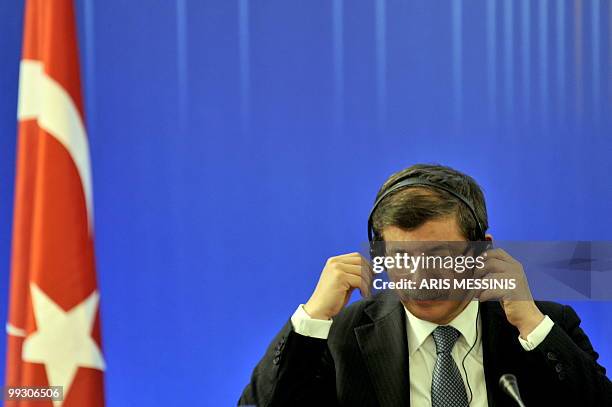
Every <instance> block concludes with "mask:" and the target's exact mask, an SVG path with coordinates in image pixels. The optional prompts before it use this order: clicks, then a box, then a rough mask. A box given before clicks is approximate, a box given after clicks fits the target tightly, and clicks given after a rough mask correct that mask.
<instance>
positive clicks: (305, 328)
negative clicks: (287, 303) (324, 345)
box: [291, 304, 332, 339]
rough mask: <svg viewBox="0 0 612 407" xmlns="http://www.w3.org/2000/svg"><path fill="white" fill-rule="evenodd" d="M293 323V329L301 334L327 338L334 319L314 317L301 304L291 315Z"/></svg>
mask: <svg viewBox="0 0 612 407" xmlns="http://www.w3.org/2000/svg"><path fill="white" fill-rule="evenodd" d="M291 325H293V330H294V331H295V332H296V333H298V334H300V335H303V336H310V337H312V338H319V339H327V337H328V336H329V329H330V328H331V326H332V320H328V321H325V320H323V319H314V318H312V317H311V316H310V315H308V313H307V312H306V310H305V309H304V304H300V306H299V307H298V308H297V309H296V310H295V312H294V313H293V315H292V316H291Z"/></svg>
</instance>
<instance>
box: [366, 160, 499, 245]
mask: <svg viewBox="0 0 612 407" xmlns="http://www.w3.org/2000/svg"><path fill="white" fill-rule="evenodd" d="M407 177H410V178H412V177H414V178H420V179H422V180H426V181H429V182H433V183H436V184H440V185H443V186H445V187H447V188H449V189H451V190H453V191H456V192H458V193H459V194H461V195H463V196H464V197H465V198H467V199H468V200H469V201H470V202H471V203H472V205H473V206H474V210H475V212H476V217H477V218H478V221H479V222H480V224H481V225H482V228H483V230H482V233H484V232H485V231H486V230H487V229H488V228H489V222H488V217H487V206H486V203H485V199H484V194H483V193H482V189H481V188H480V186H479V185H478V184H477V183H476V181H475V180H474V179H473V178H472V177H470V176H469V175H466V174H463V173H461V172H459V171H457V170H455V169H453V168H450V167H447V166H443V165H438V164H416V165H413V166H411V167H408V168H406V169H404V170H401V171H399V172H396V173H395V174H393V175H391V176H390V177H389V178H388V179H387V180H386V181H385V183H384V184H383V185H382V187H381V188H380V190H379V191H378V194H376V199H375V202H376V201H377V200H378V198H380V197H381V196H382V195H383V194H384V193H385V192H386V191H387V189H389V188H390V187H392V186H393V185H394V184H395V183H396V182H397V180H398V179H400V178H402V179H404V178H407ZM453 214H454V215H455V216H456V219H457V223H458V224H459V228H460V229H461V232H462V233H463V235H464V236H465V238H466V239H467V240H472V241H474V240H480V239H482V236H481V233H480V230H479V227H478V223H477V222H476V220H475V219H474V216H473V215H472V213H471V211H470V209H469V208H468V207H467V206H466V205H465V204H464V203H463V202H461V201H460V200H458V199H457V198H456V197H454V196H453V195H451V194H449V193H448V192H446V191H444V190H441V189H438V188H433V187H429V186H426V185H423V186H412V187H406V188H400V189H398V190H397V191H394V192H392V193H390V194H389V195H388V196H386V197H385V198H384V199H383V200H382V202H380V203H379V204H378V207H377V208H376V210H375V211H374V214H373V215H372V223H373V228H374V234H375V240H382V230H383V229H384V228H385V227H387V226H397V227H400V228H402V229H407V230H410V229H414V228H417V227H419V226H421V225H422V224H424V223H425V222H427V221H429V220H432V219H438V218H443V217H445V216H450V215H453Z"/></svg>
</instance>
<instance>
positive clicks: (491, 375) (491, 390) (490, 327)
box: [480, 301, 508, 407]
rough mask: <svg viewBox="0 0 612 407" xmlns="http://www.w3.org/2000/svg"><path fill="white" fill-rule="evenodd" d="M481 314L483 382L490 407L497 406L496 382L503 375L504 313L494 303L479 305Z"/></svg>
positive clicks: (505, 349) (497, 304)
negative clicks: (484, 382)
mask: <svg viewBox="0 0 612 407" xmlns="http://www.w3.org/2000/svg"><path fill="white" fill-rule="evenodd" d="M480 310H481V313H482V359H483V364H484V372H485V381H486V384H487V399H488V403H489V406H490V407H494V406H496V405H497V404H498V402H497V400H496V399H497V396H498V394H499V393H498V381H499V378H500V376H501V375H502V374H503V373H504V372H502V370H503V366H502V365H503V352H507V351H508V349H507V347H504V346H503V344H502V343H501V342H502V341H501V339H502V338H503V333H502V329H503V324H502V322H503V321H505V315H504V311H503V309H502V308H501V305H500V304H499V303H498V302H496V301H487V302H482V303H480Z"/></svg>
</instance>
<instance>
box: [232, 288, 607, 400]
mask: <svg viewBox="0 0 612 407" xmlns="http://www.w3.org/2000/svg"><path fill="white" fill-rule="evenodd" d="M536 304H537V306H538V308H540V310H541V311H542V312H543V313H544V314H546V315H548V316H549V317H550V318H551V319H552V320H553V321H554V322H555V325H554V327H553V328H552V330H551V331H550V333H549V334H548V336H547V337H546V339H544V341H543V342H542V343H541V344H540V345H539V346H538V347H537V348H536V349H534V350H532V351H529V352H527V351H525V350H524V349H523V348H522V347H521V345H520V343H519V341H518V338H517V336H518V330H517V329H516V328H514V327H513V326H512V325H510V324H509V323H508V321H507V320H506V317H505V314H504V312H503V310H502V308H501V306H500V305H499V303H498V302H486V303H481V304H480V307H481V308H480V309H481V311H480V315H481V318H482V331H483V332H482V346H483V359H484V370H485V379H486V386H487V397H488V400H489V406H497V407H501V406H514V402H513V401H512V400H511V399H510V398H509V397H508V396H507V395H505V394H504V393H502V391H501V390H500V389H499V386H498V384H497V383H498V380H499V378H500V376H501V375H502V374H504V373H512V374H514V375H516V377H517V379H518V383H519V387H520V392H521V396H522V398H523V401H524V402H525V405H526V406H527V407H533V406H538V407H539V406H596V407H604V406H612V384H611V383H610V380H609V379H608V378H607V377H606V374H605V369H604V368H603V367H602V366H600V365H599V364H597V362H596V360H597V358H598V355H597V353H596V352H595V351H594V350H593V347H592V346H591V343H590V341H589V339H588V338H587V336H586V335H585V333H584V331H583V330H582V329H581V328H580V326H579V325H580V319H579V318H578V316H577V315H576V313H575V312H574V310H573V309H572V308H570V307H568V306H564V305H560V304H556V303H552V302H536ZM239 404H240V405H256V406H260V407H263V406H385V407H387V406H389V407H391V406H408V405H409V404H410V383H409V373H408V344H407V335H406V317H405V312H404V308H403V306H402V304H401V303H400V302H399V301H398V300H396V299H394V300H392V299H385V300H381V299H380V298H379V299H366V300H361V301H358V302H356V303H354V304H352V305H351V306H350V307H347V308H345V309H344V310H343V311H342V312H340V313H339V314H338V315H337V316H336V317H335V318H334V323H333V324H332V328H331V330H330V333H329V337H328V339H327V340H323V339H316V338H309V337H305V336H302V335H299V334H297V333H295V332H294V331H293V328H292V326H291V321H289V322H287V324H286V325H285V326H284V327H283V329H282V330H281V331H280V333H279V334H278V335H277V336H276V337H275V338H274V340H273V342H272V344H271V345H270V347H269V348H268V350H267V352H266V354H265V355H264V357H263V359H262V360H261V361H260V362H259V364H258V365H257V367H256V368H255V370H254V372H253V375H252V378H251V382H250V383H249V385H248V386H247V387H246V388H245V390H244V392H243V393H242V396H241V398H240V401H239Z"/></svg>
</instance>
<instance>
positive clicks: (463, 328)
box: [404, 301, 478, 356]
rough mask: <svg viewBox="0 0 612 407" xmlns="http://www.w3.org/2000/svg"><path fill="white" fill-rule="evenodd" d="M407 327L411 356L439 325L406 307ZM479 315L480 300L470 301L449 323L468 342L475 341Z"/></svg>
mask: <svg viewBox="0 0 612 407" xmlns="http://www.w3.org/2000/svg"><path fill="white" fill-rule="evenodd" d="M404 310H405V311H406V317H407V318H408V320H407V324H406V325H407V329H408V351H409V352H410V356H412V355H413V354H414V352H416V351H417V350H418V349H419V348H420V347H421V346H422V345H423V342H425V340H426V339H427V338H428V337H429V335H431V333H432V332H433V331H434V329H436V328H437V327H438V326H439V325H438V324H435V323H433V322H429V321H425V320H423V319H419V318H417V317H415V316H414V315H413V314H412V313H411V312H410V311H408V309H407V308H406V307H404ZM477 316H478V301H470V302H469V304H468V305H467V306H466V307H465V308H464V309H463V311H461V313H460V314H459V315H457V316H456V317H455V319H453V320H452V321H451V322H449V323H448V324H447V325H450V326H452V327H453V328H455V329H456V330H458V331H459V332H460V333H461V336H463V338H464V339H465V340H466V342H467V343H468V344H472V343H474V339H476V318H477Z"/></svg>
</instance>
